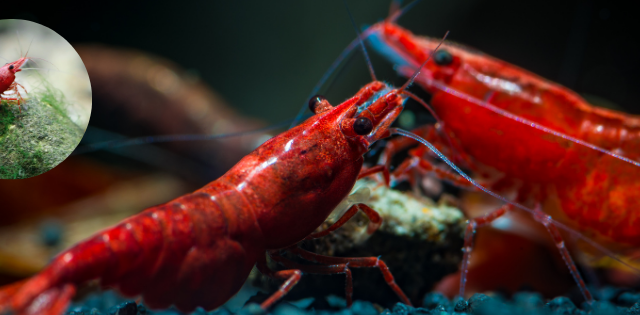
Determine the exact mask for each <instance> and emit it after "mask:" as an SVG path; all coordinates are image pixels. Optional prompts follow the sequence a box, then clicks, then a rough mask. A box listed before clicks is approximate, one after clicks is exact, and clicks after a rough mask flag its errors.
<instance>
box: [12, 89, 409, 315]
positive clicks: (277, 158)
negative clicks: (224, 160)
mask: <svg viewBox="0 0 640 315" xmlns="http://www.w3.org/2000/svg"><path fill="white" fill-rule="evenodd" d="M401 93H402V90H400V89H392V88H390V87H389V86H387V85H386V84H384V83H382V82H379V81H374V82H372V83H369V84H367V85H366V86H365V87H363V88H362V89H361V90H360V91H359V92H358V93H357V94H356V95H355V96H353V97H352V98H350V99H349V100H347V101H345V102H344V103H342V104H340V105H338V106H335V107H334V106H332V105H331V104H329V102H328V101H327V100H326V99H324V98H322V97H316V98H313V99H312V100H311V102H310V106H311V108H312V109H313V111H314V113H315V115H314V116H313V117H311V118H309V119H308V120H307V121H305V122H304V123H303V124H301V125H300V126H298V127H296V128H293V129H291V130H289V131H287V132H284V133H282V134H280V135H279V136H277V137H274V138H272V139H271V140H269V141H267V142H266V143H264V144H263V145H261V146H260V147H258V148H257V149H256V150H255V151H253V152H252V153H251V154H249V155H247V156H246V157H244V158H243V159H242V160H241V161H240V162H238V164H236V165H235V166H234V167H233V168H231V169H230V170H229V171H228V172H227V173H226V174H224V175H223V176H222V177H220V178H219V179H217V180H215V181H213V182H211V183H209V184H208V185H206V186H205V187H203V188H201V189H199V190H197V191H195V192H194V193H192V194H187V195H185V196H182V197H179V198H177V199H174V200H173V201H170V202H168V203H166V204H164V205H160V206H156V207H152V208H150V209H147V210H145V211H144V212H142V213H140V214H138V215H135V216H132V217H130V218H128V219H125V220H124V221H122V222H121V223H120V224H118V225H116V226H114V227H112V228H108V229H106V230H104V231H101V232H98V233H97V234H96V235H94V236H93V237H91V238H89V239H87V240H85V241H83V242H80V243H79V244H77V245H75V246H74V247H72V248H70V249H68V250H66V251H64V252H62V253H60V254H59V255H58V256H56V257H55V258H54V259H53V261H52V262H51V263H50V264H49V265H48V266H47V267H46V268H45V269H44V270H42V271H41V272H40V273H38V274H37V275H35V276H34V277H32V278H30V279H28V280H26V281H24V282H22V283H19V284H14V285H9V286H7V287H5V288H2V289H0V310H12V311H14V312H16V313H18V314H36V313H38V314H42V313H44V314H59V313H60V312H61V311H63V310H64V309H65V308H66V307H67V305H68V304H69V300H70V298H71V297H72V296H73V295H74V293H75V291H76V289H77V286H78V285H80V284H82V283H85V282H87V281H88V280H92V279H100V280H101V284H102V285H103V286H112V287H116V288H118V289H119V290H120V291H121V292H122V293H124V294H125V295H137V294H142V296H143V297H144V299H145V303H147V304H148V305H149V306H151V307H153V308H162V307H168V306H169V305H171V304H175V305H176V306H177V307H178V308H179V309H181V310H183V311H192V310H193V309H195V308H196V307H197V306H202V307H204V308H206V309H213V308H215V307H218V306H220V305H221V304H222V303H224V302H225V301H226V300H227V299H229V298H230V297H231V296H233V295H234V294H235V293H236V292H237V291H238V290H239V289H240V286H241V285H242V284H243V283H244V282H245V280H246V279H247V277H248V275H249V272H250V271H251V269H252V267H253V266H254V265H256V264H257V266H258V269H259V270H260V271H261V272H263V273H265V274H266V275H269V276H271V277H273V278H278V279H287V281H286V282H285V283H284V284H283V285H282V287H281V289H280V290H279V291H278V292H276V293H274V294H273V295H272V296H271V297H270V298H269V299H267V300H266V301H265V302H263V303H262V305H261V306H262V307H263V308H268V307H269V306H270V305H272V304H273V303H274V302H275V301H277V300H278V299H279V298H280V297H282V296H283V295H284V294H285V293H286V292H287V291H289V290H290V289H291V288H292V287H293V285H295V283H297V282H298V280H299V279H300V276H301V273H302V271H308V272H315V273H327V274H329V273H346V274H347V297H348V299H349V301H350V298H349V297H350V289H351V285H350V283H351V282H350V281H351V278H350V271H349V268H350V267H377V268H379V269H380V270H381V272H382V273H383V274H384V277H385V280H386V281H387V283H388V284H389V285H390V286H391V287H392V289H394V291H395V292H396V294H398V296H399V298H400V299H401V300H402V301H403V302H404V303H410V302H409V300H408V299H407V297H406V296H405V295H404V293H402V291H401V290H400V288H399V287H398V286H397V285H396V284H395V282H394V281H393V276H392V275H391V273H390V272H389V270H388V268H387V267H386V265H385V264H384V262H382V261H381V260H380V259H379V258H375V257H363V258H334V257H324V256H321V255H316V254H313V253H309V252H304V251H302V250H301V249H297V248H290V249H288V250H289V251H291V252H292V253H295V254H297V255H300V256H302V257H305V258H306V259H312V260H314V261H318V262H320V263H322V264H324V265H321V266H302V265H297V264H295V263H293V262H289V261H287V260H286V259H285V258H283V257H281V256H279V255H278V249H283V248H289V247H291V246H292V245H295V244H296V243H297V242H299V241H301V240H302V239H304V238H309V237H316V236H321V235H324V234H326V233H323V232H319V233H317V234H311V233H312V232H313V231H314V230H315V229H316V228H317V227H318V226H320V224H321V223H322V222H324V220H325V219H326V218H327V217H328V216H329V214H330V213H331V212H332V211H333V210H334V208H335V207H336V206H337V205H338V203H340V202H341V201H342V199H344V198H345V197H346V196H347V195H348V194H349V192H350V190H351V188H352V187H353V186H354V184H355V181H356V179H357V178H358V177H360V176H359V174H360V173H361V169H362V165H363V161H364V160H363V157H362V156H363V154H364V153H366V152H367V151H368V149H369V146H370V145H371V144H372V143H374V142H375V141H377V140H378V139H381V138H384V137H387V136H389V135H390V130H389V125H390V124H391V123H392V122H393V121H394V120H395V118H396V117H397V116H398V115H399V114H400V112H401V111H402V109H403V102H404V100H405V99H406V96H403V95H401ZM365 103H366V107H367V108H366V110H363V108H362V105H363V104H365ZM359 107H360V108H359ZM368 173H370V172H369V171H364V172H362V174H361V176H364V175H365V174H368ZM353 207H354V208H353V209H355V211H349V213H351V214H355V212H357V210H358V209H360V210H362V211H364V212H365V213H366V214H367V215H368V216H369V217H370V218H371V219H372V221H373V222H375V224H377V225H379V222H378V221H379V220H377V219H376V218H377V215H376V213H375V212H374V211H373V210H372V209H370V208H368V207H366V206H364V205H354V206H353ZM301 209H304V211H301ZM329 230H332V227H330V228H329ZM265 252H268V253H269V255H270V256H271V257H272V259H274V260H275V261H278V262H280V263H282V264H284V265H285V266H289V267H291V268H292V269H289V270H284V271H277V272H275V271H271V270H269V269H268V267H267V266H266V256H265ZM169 288H174V289H169Z"/></svg>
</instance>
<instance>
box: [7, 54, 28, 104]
mask: <svg viewBox="0 0 640 315" xmlns="http://www.w3.org/2000/svg"><path fill="white" fill-rule="evenodd" d="M27 60H29V59H28V58H27V57H26V56H25V57H22V58H20V59H18V60H16V61H14V62H10V63H7V64H6V65H4V66H2V67H0V91H2V92H1V94H0V99H3V100H12V101H18V107H19V108H20V103H21V102H24V99H22V95H21V94H20V91H18V87H21V88H22V89H23V90H24V91H25V92H27V89H25V88H24V86H22V85H21V84H20V83H18V82H16V73H18V72H20V71H22V69H21V68H22V66H23V65H24V64H25V62H27ZM8 91H11V92H13V93H11V94H9V95H7V94H5V93H6V92H8ZM20 111H21V112H22V108H20Z"/></svg>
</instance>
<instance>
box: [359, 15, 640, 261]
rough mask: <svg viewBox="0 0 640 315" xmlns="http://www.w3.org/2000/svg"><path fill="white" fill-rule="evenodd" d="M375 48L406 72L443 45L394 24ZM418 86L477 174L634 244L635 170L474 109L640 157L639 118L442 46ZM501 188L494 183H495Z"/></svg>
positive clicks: (637, 239)
mask: <svg viewBox="0 0 640 315" xmlns="http://www.w3.org/2000/svg"><path fill="white" fill-rule="evenodd" d="M369 32H371V34H372V37H371V41H372V42H373V45H374V47H375V48H376V50H378V51H379V52H381V53H382V54H383V55H385V56H387V57H388V58H389V59H390V60H392V61H393V62H394V63H395V64H398V65H400V67H399V71H400V72H401V73H402V74H403V75H411V74H412V73H413V72H414V71H415V69H416V68H418V67H419V66H420V64H422V63H423V62H424V61H426V60H427V58H428V57H429V54H430V53H431V52H432V51H433V50H434V49H435V48H436V46H437V45H438V43H439V42H440V40H437V39H430V38H425V37H418V36H415V35H413V34H412V33H411V32H409V31H407V30H404V29H402V28H400V27H399V26H397V25H395V24H393V23H391V22H386V21H385V22H381V23H379V24H376V25H374V26H372V29H371V30H370V31H369ZM440 50H442V51H445V53H444V54H446V52H448V53H449V56H443V57H450V58H449V60H445V61H443V60H438V56H437V55H436V56H434V58H432V59H431V60H430V61H429V62H428V63H427V65H426V66H425V67H424V68H423V70H422V72H421V74H420V75H419V76H418V78H417V79H416V82H417V83H418V84H419V85H421V86H422V87H423V88H425V89H427V90H428V91H429V92H430V93H432V95H433V97H432V99H431V102H430V104H431V105H432V106H433V108H434V109H435V111H436V113H437V114H438V115H439V116H440V118H441V120H442V121H443V122H444V127H445V129H446V130H447V132H448V133H449V135H450V136H451V137H452V139H453V140H454V142H455V143H456V144H458V145H460V147H461V150H462V151H464V153H466V154H467V155H469V156H471V157H473V161H474V162H476V163H477V164H478V165H474V166H470V167H472V168H474V169H475V171H478V172H480V173H481V174H488V173H495V171H498V172H499V174H501V175H502V181H501V184H502V187H504V184H505V181H506V182H507V183H510V185H509V186H511V187H518V188H517V190H518V196H519V198H521V199H522V200H523V201H525V202H529V204H535V203H540V204H541V205H542V206H543V209H544V210H545V212H547V213H549V214H552V215H553V216H554V218H556V219H560V220H563V221H565V222H567V223H568V224H570V225H572V226H573V227H574V228H576V229H578V230H580V231H581V232H583V233H584V234H586V235H588V236H590V237H592V238H595V239H597V240H599V241H604V242H605V243H606V244H608V245H609V246H612V247H617V248H620V249H633V248H637V247H638V246H640V229H637V226H639V225H640V216H639V215H637V213H638V211H637V209H640V198H638V197H637V195H636V194H634V192H637V191H640V181H638V179H639V178H640V168H638V167H636V166H634V165H632V164H630V163H628V162H625V161H622V160H620V159H617V158H615V157H612V156H611V155H607V154H604V153H601V152H598V151H595V150H593V149H591V148H588V147H585V146H583V145H579V144H577V143H574V142H571V141H569V140H567V139H565V138H562V137H559V136H555V135H552V134H549V133H548V132H545V131H542V130H539V129H535V128H531V126H529V125H526V124H523V123H521V122H518V121H516V120H514V119H509V118H506V117H505V116H503V115H500V114H498V113H496V112H495V111H492V110H490V109H489V108H487V107H486V106H479V104H481V103H484V104H490V105H493V106H494V107H497V108H498V109H502V110H503V111H506V112H507V113H510V114H512V115H517V116H518V117H521V118H524V119H527V120H529V121H532V122H535V123H536V124H538V125H541V126H544V127H547V128H550V129H553V130H555V131H557V132H561V133H564V134H566V135H569V136H572V137H575V138H577V139H580V140H582V141H584V142H588V143H591V144H593V145H596V146H599V147H601V148H603V149H606V150H609V151H613V152H615V153H616V154H619V155H622V156H625V157H627V158H629V159H632V160H636V161H639V160H640V117H637V116H631V115H627V114H622V113H619V112H616V111H613V110H607V109H601V108H596V107H593V106H591V105H589V104H588V103H586V101H585V100H583V99H582V98H581V97H580V96H578V95H577V94H575V93H574V92H572V91H570V90H568V89H567V88H564V87H562V86H560V85H558V84H556V83H553V82H549V81H547V80H545V79H543V78H540V77H539V76H537V75H535V74H533V73H530V72H528V71H526V70H523V69H520V68H518V67H516V66H514V65H511V64H509V63H507V62H504V61H501V60H498V59H495V58H492V57H490V56H487V55H484V54H482V53H479V52H476V51H472V50H470V49H467V48H464V47H462V46H459V45H455V44H450V43H446V42H445V43H444V44H443V45H442V46H441V47H440ZM494 188H498V186H494Z"/></svg>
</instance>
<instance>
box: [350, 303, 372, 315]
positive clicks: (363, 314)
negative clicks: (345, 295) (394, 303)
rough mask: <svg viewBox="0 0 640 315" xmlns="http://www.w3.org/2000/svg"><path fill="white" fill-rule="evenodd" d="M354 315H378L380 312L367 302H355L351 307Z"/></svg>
mask: <svg viewBox="0 0 640 315" xmlns="http://www.w3.org/2000/svg"><path fill="white" fill-rule="evenodd" d="M351 312H352V313H353V315H378V310H376V308H375V307H374V306H373V304H371V302H367V301H354V302H353V305H351Z"/></svg>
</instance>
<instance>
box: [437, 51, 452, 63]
mask: <svg viewBox="0 0 640 315" xmlns="http://www.w3.org/2000/svg"><path fill="white" fill-rule="evenodd" d="M433 60H434V61H435V62H436V64H438V65H440V66H447V65H450V64H451V63H452V62H453V56H452V55H451V53H450V52H448V51H446V50H444V49H440V50H438V51H436V53H435V54H434V55H433Z"/></svg>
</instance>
